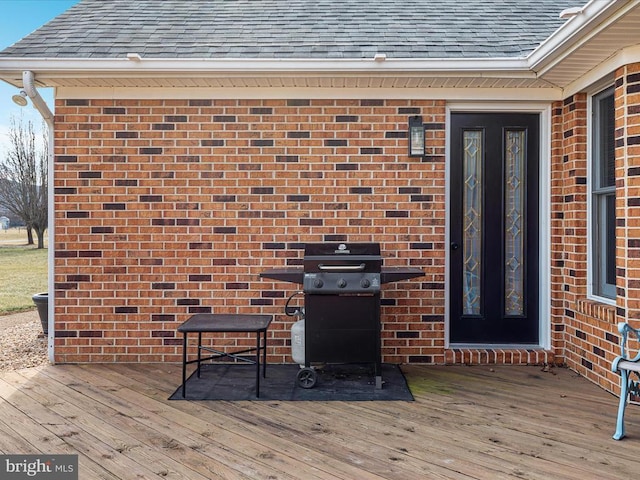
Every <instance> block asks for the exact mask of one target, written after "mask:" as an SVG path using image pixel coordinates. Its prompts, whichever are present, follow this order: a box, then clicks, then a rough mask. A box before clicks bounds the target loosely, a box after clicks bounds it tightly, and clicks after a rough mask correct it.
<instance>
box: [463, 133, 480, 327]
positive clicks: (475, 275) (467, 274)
mask: <svg viewBox="0 0 640 480" xmlns="http://www.w3.org/2000/svg"><path fill="white" fill-rule="evenodd" d="M482 136H483V135H482V131H479V130H465V131H464V133H463V145H464V155H463V156H464V160H463V164H464V165H463V169H464V172H463V178H464V186H463V195H462V196H463V199H462V201H463V246H462V254H463V262H462V263H463V267H462V268H463V286H462V303H463V307H462V311H463V314H464V315H480V313H481V312H480V306H481V302H480V301H481V291H480V287H481V282H480V280H481V278H482V276H481V272H482V157H483V152H482V146H483V142H482V140H483V139H482Z"/></svg>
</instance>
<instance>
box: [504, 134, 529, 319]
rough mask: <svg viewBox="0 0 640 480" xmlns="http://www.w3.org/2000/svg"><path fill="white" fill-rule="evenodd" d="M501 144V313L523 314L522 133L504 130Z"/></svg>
mask: <svg viewBox="0 0 640 480" xmlns="http://www.w3.org/2000/svg"><path fill="white" fill-rule="evenodd" d="M506 137H507V138H506V143H505V148H506V151H505V178H504V182H505V185H504V191H505V211H504V214H505V218H504V230H505V234H504V244H505V245H504V246H505V249H504V256H505V258H504V264H505V265H504V284H505V298H504V302H505V304H504V310H505V315H522V314H523V313H524V226H523V220H524V218H523V217H524V194H523V193H524V192H523V190H524V163H525V162H524V154H525V151H526V148H525V132H524V131H523V130H519V131H514V130H508V131H507V135H506Z"/></svg>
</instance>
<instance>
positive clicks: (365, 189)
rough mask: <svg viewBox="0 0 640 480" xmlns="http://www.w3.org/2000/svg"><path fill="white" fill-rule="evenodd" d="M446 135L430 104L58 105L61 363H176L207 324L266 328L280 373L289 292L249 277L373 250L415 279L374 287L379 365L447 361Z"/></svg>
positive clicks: (437, 107)
mask: <svg viewBox="0 0 640 480" xmlns="http://www.w3.org/2000/svg"><path fill="white" fill-rule="evenodd" d="M412 115H422V117H423V119H424V122H425V123H426V128H427V139H428V145H429V147H428V151H427V155H426V156H425V157H424V158H409V157H408V156H407V139H406V130H407V121H408V118H409V116H412ZM444 126H445V103H444V102H442V101H378V100H371V101H367V100H354V101H349V100H290V101H286V100H269V101H267V100H265V101H260V100H255V101H254V100H239V101H235V100H231V101H219V100H216V101H211V100H184V101H182V100H175V101H169V100H165V101H163V100H118V101H112V100H58V101H57V103H56V151H55V182H54V187H55V202H56V213H55V216H56V231H55V248H56V254H55V288H56V292H55V294H56V302H55V311H56V330H57V333H56V340H55V355H56V361H58V362H90V361H91V362H115V361H124V362H129V361H130V362H149V361H179V359H180V357H179V355H180V344H181V343H180V342H181V339H180V337H178V336H177V334H176V327H177V326H178V325H179V323H180V322H182V321H184V320H186V318H187V317H188V316H189V315H190V314H192V313H195V312H212V311H213V312H242V313H268V314H273V315H275V316H276V317H275V321H274V324H273V327H272V328H271V329H270V332H269V336H270V345H271V346H272V348H270V350H269V356H270V361H272V362H283V361H290V358H289V352H290V348H289V347H288V337H289V328H290V326H291V322H292V319H290V318H289V317H285V316H284V315H282V312H283V306H284V302H285V299H286V296H287V295H288V294H289V293H292V292H294V291H295V290H296V289H297V288H296V286H295V285H293V284H287V283H278V282H274V281H271V280H265V279H260V278H259V274H260V272H261V271H263V270H265V269H268V268H277V267H284V266H288V265H297V264H299V263H300V260H301V257H302V246H303V243H304V242H323V241H350V242H355V241H375V242H380V243H381V246H382V250H383V252H384V253H383V255H384V264H385V265H387V266H415V267H421V268H423V269H424V271H425V274H426V275H425V276H424V277H422V278H419V279H415V280H412V281H405V282H401V283H398V284H392V285H390V286H389V287H388V288H385V289H384V292H383V305H384V306H383V324H384V327H383V336H384V338H383V353H384V360H385V361H389V362H437V363H442V362H443V361H444V360H443V359H444V351H443V346H444V303H443V302H444V252H445V250H444V249H445V245H444V228H445V161H444V160H445V152H444V145H445V133H444ZM225 341H226V343H228V344H234V345H235V344H238V345H240V344H248V343H249V342H253V340H251V339H249V338H246V337H244V338H236V337H233V338H228V339H226V340H225Z"/></svg>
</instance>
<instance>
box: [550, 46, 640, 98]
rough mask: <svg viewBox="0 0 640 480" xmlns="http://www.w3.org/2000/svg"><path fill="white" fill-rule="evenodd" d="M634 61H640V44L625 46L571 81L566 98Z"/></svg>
mask: <svg viewBox="0 0 640 480" xmlns="http://www.w3.org/2000/svg"><path fill="white" fill-rule="evenodd" d="M632 63H640V45H635V46H633V47H628V48H625V49H623V50H621V51H619V52H618V53H616V54H615V55H614V56H613V57H611V58H609V59H607V60H606V61H604V62H602V63H601V64H599V65H598V66H597V67H595V68H594V69H593V70H591V71H590V72H589V73H587V74H586V75H584V76H582V77H580V78H579V79H577V80H575V81H574V82H571V83H570V84H569V85H567V86H566V87H565V88H564V95H563V96H564V98H569V97H570V96H571V95H574V94H576V93H578V92H582V91H584V90H586V89H590V87H591V86H592V85H594V84H595V83H597V82H600V81H601V80H602V79H603V78H605V77H606V76H607V75H611V74H612V73H614V72H615V71H616V70H617V69H618V68H620V67H624V66H625V65H629V64H632Z"/></svg>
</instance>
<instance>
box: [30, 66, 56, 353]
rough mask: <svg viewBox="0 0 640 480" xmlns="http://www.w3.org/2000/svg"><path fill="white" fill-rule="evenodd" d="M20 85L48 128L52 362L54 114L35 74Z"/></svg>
mask: <svg viewBox="0 0 640 480" xmlns="http://www.w3.org/2000/svg"><path fill="white" fill-rule="evenodd" d="M22 85H23V89H24V91H25V93H26V94H27V96H28V97H29V98H30V99H31V101H32V102H33V106H34V107H35V108H36V110H38V112H40V115H42V118H43V119H44V121H45V123H46V124H47V127H48V129H49V145H48V147H49V150H48V157H47V176H48V189H47V208H48V212H47V216H48V219H49V223H48V225H47V229H48V230H49V252H48V256H47V257H48V266H49V275H48V279H47V284H48V286H47V294H48V300H49V302H48V308H49V311H48V312H47V313H48V315H47V316H48V320H49V333H48V338H47V354H48V357H49V361H50V362H51V363H54V339H55V321H54V315H55V308H54V304H55V288H54V275H53V269H54V251H55V249H54V246H55V240H54V235H55V234H54V224H55V216H54V212H55V210H54V205H53V201H54V196H53V172H54V168H53V147H54V139H53V134H54V116H53V113H52V112H51V110H50V109H49V106H48V105H47V103H46V102H45V101H44V100H43V99H42V97H41V96H40V93H39V92H38V90H37V89H36V86H35V76H34V75H33V72H31V71H29V70H26V71H24V72H22Z"/></svg>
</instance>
